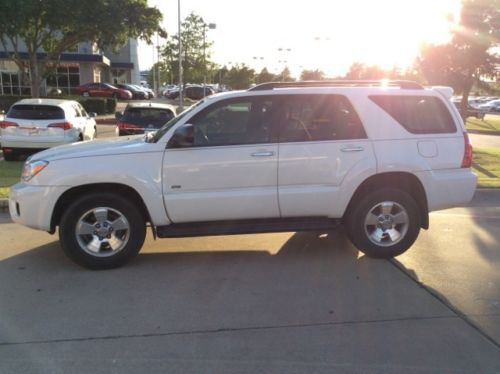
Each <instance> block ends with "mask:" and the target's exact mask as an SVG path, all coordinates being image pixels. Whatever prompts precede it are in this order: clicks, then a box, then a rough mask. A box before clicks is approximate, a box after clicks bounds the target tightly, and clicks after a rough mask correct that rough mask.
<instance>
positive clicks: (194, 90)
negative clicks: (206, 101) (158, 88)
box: [168, 85, 215, 100]
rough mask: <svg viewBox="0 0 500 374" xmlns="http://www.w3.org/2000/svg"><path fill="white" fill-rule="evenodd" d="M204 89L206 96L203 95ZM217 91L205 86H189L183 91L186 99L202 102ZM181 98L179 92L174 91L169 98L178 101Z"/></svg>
mask: <svg viewBox="0 0 500 374" xmlns="http://www.w3.org/2000/svg"><path fill="white" fill-rule="evenodd" d="M203 89H205V95H203ZM214 93H215V91H214V90H213V89H212V88H211V87H208V86H207V87H203V86H194V85H193V86H187V87H185V88H184V90H183V95H184V97H187V98H188V99H192V100H200V99H203V97H205V96H210V95H213V94H214ZM178 97H179V90H177V91H173V92H171V93H170V95H169V96H168V98H169V99H177V98H178Z"/></svg>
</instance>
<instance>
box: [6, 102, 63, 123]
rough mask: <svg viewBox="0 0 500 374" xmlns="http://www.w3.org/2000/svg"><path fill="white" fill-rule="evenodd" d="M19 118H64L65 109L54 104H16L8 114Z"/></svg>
mask: <svg viewBox="0 0 500 374" xmlns="http://www.w3.org/2000/svg"><path fill="white" fill-rule="evenodd" d="M7 116H8V117H10V118H19V119H38V120H44V119H64V110H62V109H61V108H59V107H57V106H52V105H26V104H23V105H14V106H13V107H12V108H11V109H10V110H9V113H8V114H7Z"/></svg>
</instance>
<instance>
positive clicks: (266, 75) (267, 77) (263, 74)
mask: <svg viewBox="0 0 500 374" xmlns="http://www.w3.org/2000/svg"><path fill="white" fill-rule="evenodd" d="M275 80H277V77H276V75H274V74H273V73H270V72H269V71H268V70H267V68H262V70H261V71H260V73H259V74H257V75H256V76H255V83H257V84H260V83H266V82H272V81H275Z"/></svg>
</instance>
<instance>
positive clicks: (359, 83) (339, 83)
mask: <svg viewBox="0 0 500 374" xmlns="http://www.w3.org/2000/svg"><path fill="white" fill-rule="evenodd" d="M377 86H383V87H384V86H388V87H399V88H401V89H417V90H423V89H424V87H423V86H421V85H420V84H418V83H417V82H414V81H408V80H323V81H298V82H268V83H262V84H258V85H257V86H254V87H252V88H250V89H249V90H248V91H266V90H274V89H275V88H293V87H377Z"/></svg>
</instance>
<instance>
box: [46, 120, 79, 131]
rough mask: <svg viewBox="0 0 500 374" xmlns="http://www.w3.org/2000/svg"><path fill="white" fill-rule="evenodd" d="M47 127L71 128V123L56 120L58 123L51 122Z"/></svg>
mask: <svg viewBox="0 0 500 374" xmlns="http://www.w3.org/2000/svg"><path fill="white" fill-rule="evenodd" d="M47 127H51V128H57V129H63V130H69V129H72V128H73V125H72V124H71V123H70V122H58V123H51V124H50V125H49V126H47Z"/></svg>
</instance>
